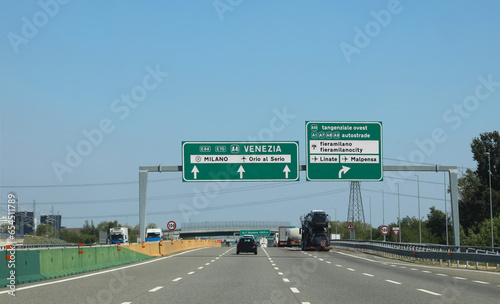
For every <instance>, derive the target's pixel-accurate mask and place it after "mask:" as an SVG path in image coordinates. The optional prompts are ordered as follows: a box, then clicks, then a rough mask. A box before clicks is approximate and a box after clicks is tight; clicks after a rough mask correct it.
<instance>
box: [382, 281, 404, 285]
mask: <svg viewBox="0 0 500 304" xmlns="http://www.w3.org/2000/svg"><path fill="white" fill-rule="evenodd" d="M385 281H386V282H387V283H392V284H396V285H401V282H396V281H392V280H385Z"/></svg>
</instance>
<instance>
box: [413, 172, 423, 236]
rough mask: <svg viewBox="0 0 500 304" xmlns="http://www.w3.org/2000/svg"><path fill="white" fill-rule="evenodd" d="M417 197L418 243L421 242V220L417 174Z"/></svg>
mask: <svg viewBox="0 0 500 304" xmlns="http://www.w3.org/2000/svg"><path fill="white" fill-rule="evenodd" d="M415 176H416V177H417V197H418V235H419V241H420V244H422V220H421V218H420V178H419V176H418V175H417V174H415Z"/></svg>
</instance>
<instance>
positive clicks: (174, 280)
mask: <svg viewBox="0 0 500 304" xmlns="http://www.w3.org/2000/svg"><path fill="white" fill-rule="evenodd" d="M180 280H182V277H180V278H177V279H173V280H172V282H177V281H180Z"/></svg>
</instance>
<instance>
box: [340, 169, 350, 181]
mask: <svg viewBox="0 0 500 304" xmlns="http://www.w3.org/2000/svg"><path fill="white" fill-rule="evenodd" d="M350 169H351V168H349V167H346V166H342V169H340V171H339V178H342V173H344V174H346V173H347V171H349V170H350Z"/></svg>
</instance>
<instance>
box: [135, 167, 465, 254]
mask: <svg viewBox="0 0 500 304" xmlns="http://www.w3.org/2000/svg"><path fill="white" fill-rule="evenodd" d="M300 171H306V166H305V165H301V166H300ZM384 171H426V172H448V173H449V177H450V190H451V192H450V197H451V217H452V224H453V240H454V242H455V246H460V223H459V213H458V169H457V166H438V165H436V166H384ZM149 172H182V166H140V167H139V229H140V238H141V241H145V240H146V200H147V185H148V173H149Z"/></svg>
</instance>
